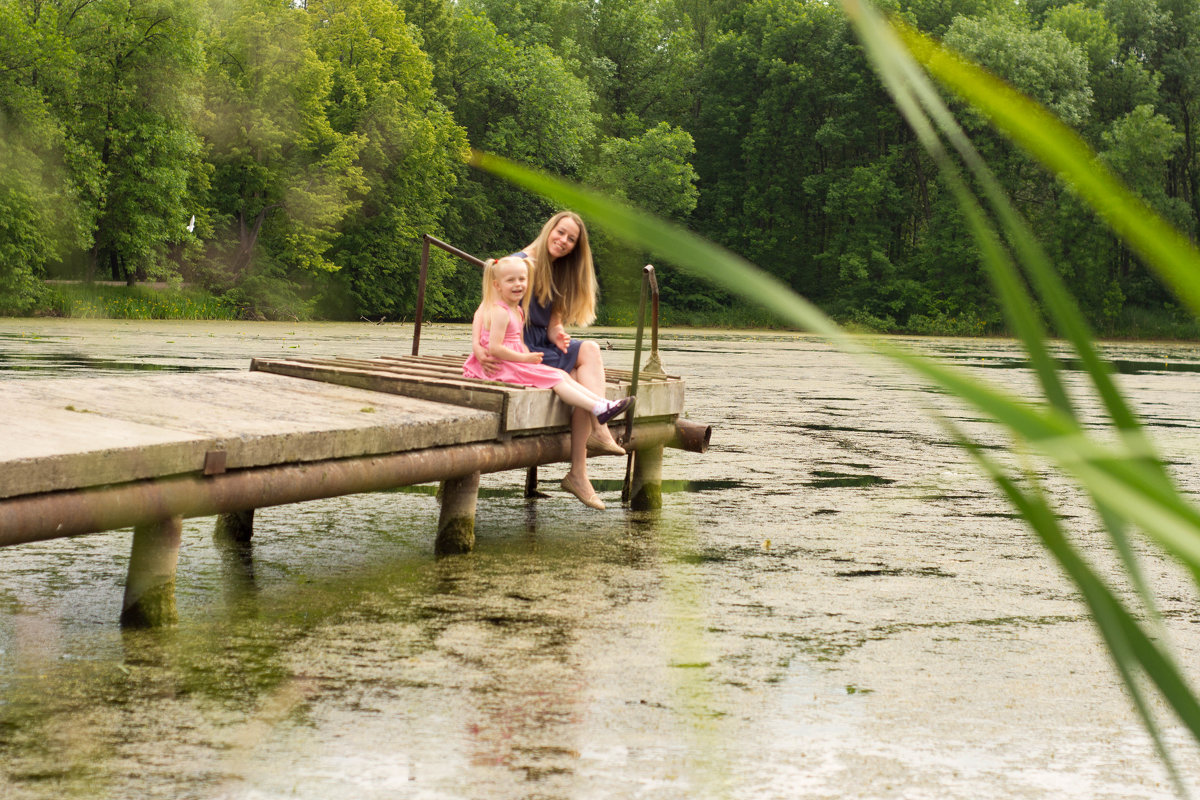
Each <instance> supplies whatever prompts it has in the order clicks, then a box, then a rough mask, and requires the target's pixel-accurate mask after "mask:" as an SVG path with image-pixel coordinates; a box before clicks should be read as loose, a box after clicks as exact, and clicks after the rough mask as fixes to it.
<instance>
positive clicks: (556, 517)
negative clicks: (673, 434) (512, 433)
mask: <svg viewBox="0 0 1200 800" xmlns="http://www.w3.org/2000/svg"><path fill="white" fill-rule="evenodd" d="M589 335H591V336H592V337H594V338H596V339H597V340H598V341H600V342H601V343H602V345H603V346H604V347H605V357H606V362H607V363H608V365H609V366H614V367H618V368H629V367H630V366H631V364H632V349H633V345H632V337H631V333H630V331H628V330H615V329H599V330H594V331H591V332H590V334H589ZM411 336H412V331H411V328H410V327H408V326H404V325H392V324H384V325H373V324H369V323H358V324H328V323H322V324H291V323H289V324H279V323H240V322H239V323H233V322H231V323H208V322H187V323H177V322H119V321H78V320H0V391H3V386H4V383H5V382H6V381H9V380H33V381H36V380H39V379H42V378H45V377H50V376H60V375H64V374H78V375H84V374H111V373H118V372H119V373H125V374H129V373H132V372H136V371H141V370H177V371H182V370H189V371H203V370H231V369H237V370H244V369H246V368H247V366H248V364H249V359H250V358H251V357H254V356H276V355H280V354H294V355H303V356H314V355H342V356H359V357H373V356H379V355H385V354H386V355H403V354H407V353H408V352H409V350H410V344H411ZM467 338H468V331H467V329H466V327H464V326H459V325H431V326H427V327H426V328H425V329H424V331H423V333H422V339H421V341H422V352H423V353H445V354H451V353H462V352H465V351H466V349H467ZM906 343H907V344H909V345H911V346H913V347H915V348H917V349H919V350H922V351H925V352H928V353H931V354H936V355H939V356H941V357H943V358H946V359H948V360H950V361H952V362H954V363H956V364H958V365H960V366H962V367H964V368H965V369H968V370H969V371H971V372H973V373H974V374H977V375H979V376H982V377H984V378H987V379H991V380H994V381H996V382H998V383H1000V384H1002V385H1004V386H1005V387H1007V388H1009V389H1011V390H1013V391H1018V392H1020V391H1023V390H1025V389H1026V388H1027V387H1028V386H1029V385H1030V375H1029V372H1028V369H1027V368H1026V366H1025V364H1024V362H1023V360H1022V359H1021V358H1020V355H1019V353H1018V352H1017V350H1016V349H1015V348H1014V346H1013V344H1012V343H1011V342H1009V341H1004V340H966V339H910V340H906ZM1106 349H1107V352H1108V354H1109V356H1110V357H1111V358H1112V359H1113V360H1114V362H1115V363H1116V365H1117V367H1118V370H1117V371H1118V372H1119V381H1120V383H1121V385H1122V387H1123V388H1124V389H1125V390H1126V391H1127V392H1128V394H1129V395H1130V396H1131V397H1132V398H1133V399H1134V401H1135V402H1136V405H1137V407H1138V409H1139V410H1140V412H1141V413H1142V414H1143V416H1144V418H1145V419H1146V420H1147V422H1148V423H1149V425H1150V427H1151V430H1152V432H1153V433H1154V435H1155V437H1156V439H1157V440H1158V441H1159V442H1160V443H1161V445H1162V447H1163V450H1164V451H1165V453H1166V455H1167V458H1168V459H1169V461H1170V463H1171V469H1172V471H1173V472H1174V474H1175V475H1177V477H1178V479H1179V481H1180V483H1181V485H1183V486H1184V487H1185V489H1187V490H1188V491H1189V492H1194V491H1195V490H1197V488H1200V477H1198V470H1197V466H1198V465H1200V446H1198V445H1200V376H1197V375H1196V374H1195V373H1196V372H1197V370H1198V369H1200V348H1197V347H1196V346H1195V345H1180V344H1158V343H1121V344H1113V345H1108V346H1107V348H1106ZM660 351H661V358H662V361H663V363H664V365H665V366H666V368H667V370H668V372H670V373H672V374H679V375H683V376H684V377H685V379H686V380H687V399H686V406H687V409H688V415H689V416H690V417H691V418H693V419H695V420H697V421H701V422H704V423H707V424H711V425H712V426H713V429H714V432H713V439H712V446H711V448H710V450H709V452H708V453H707V454H704V455H697V454H692V453H683V452H680V451H671V450H669V451H668V452H667V455H666V458H665V462H664V477H665V478H666V484H665V487H664V488H665V490H666V491H665V493H664V507H663V509H662V510H661V511H659V512H653V513H633V512H630V511H627V510H624V509H622V508H621V507H620V502H619V485H620V481H621V478H622V475H623V468H624V462H623V460H620V459H599V460H596V461H594V462H592V467H591V469H592V474H593V477H594V478H595V479H596V484H597V488H598V489H599V490H600V493H601V496H602V498H603V499H604V501H605V502H606V503H607V504H608V509H607V510H606V511H603V512H597V511H593V510H591V509H588V508H585V507H584V506H583V505H581V504H580V503H578V502H577V501H575V500H574V499H573V498H571V497H570V496H568V495H566V494H565V493H564V492H562V491H561V490H560V489H559V488H558V487H557V482H558V479H559V478H560V477H561V472H562V471H563V470H562V468H561V467H544V468H542V470H541V480H542V483H543V489H544V490H545V492H546V493H547V494H549V495H550V497H549V498H545V499H540V500H536V501H528V500H526V499H525V498H524V497H523V496H522V488H523V478H524V476H523V473H519V472H507V473H499V474H496V475H490V476H484V481H483V491H482V492H481V497H480V501H479V507H478V517H477V525H476V538H477V542H476V545H477V548H476V551H475V552H474V553H472V554H470V555H467V556H456V557H449V558H442V559H438V558H435V557H434V555H433V536H434V532H435V529H436V522H437V513H438V512H437V503H436V500H435V498H434V497H433V487H428V486H426V487H412V488H408V489H404V490H397V491H392V492H379V493H373V494H365V495H355V496H351V497H343V498H335V499H331V500H325V501H318V502H312V503H305V504H299V505H294V506H285V507H278V508H269V509H262V510H260V511H259V512H258V513H257V515H256V517H255V536H254V541H253V544H252V546H251V548H248V549H243V550H237V551H232V550H227V549H223V548H222V547H220V546H218V545H217V544H216V543H214V541H213V538H212V529H213V520H212V519H211V518H208V519H193V520H188V521H186V523H185V529H184V542H183V548H182V551H181V553H180V564H179V572H178V586H177V597H178V608H179V616H180V621H179V624H178V626H176V627H175V628H173V629H171V630H168V631H162V632H144V631H143V632H128V633H123V632H122V631H121V630H120V628H119V627H118V625H117V618H118V614H119V611H120V605H121V597H122V587H123V584H124V578H125V570H126V565H127V559H128V554H129V543H130V535H129V531H114V532H110V533H105V534H97V535H93V536H87V537H81V538H78V539H72V540H60V541H52V542H43V543H38V544H33V545H22V546H19V547H14V548H9V549H6V550H5V551H3V558H2V559H0V760H2V763H3V767H2V768H0V796H3V797H4V798H6V799H7V800H25V799H26V798H29V799H31V800H32V799H33V798H38V799H39V800H40V799H41V798H63V797H87V798H94V797H105V798H108V797H111V798H130V797H145V798H149V797H162V798H199V799H204V800H215V799H216V798H255V799H258V798H293V797H295V798H312V799H313V800H339V799H340V798H346V799H347V800H363V799H364V798H484V797H486V798H501V799H506V798H627V797H653V798H698V797H699V798H726V797H728V798H755V799H756V800H757V799H758V798H809V797H811V798H841V797H847V798H851V797H853V798H859V797H895V798H944V797H963V798H1089V800H1090V799H1091V798H1101V797H1139V798H1151V797H1153V798H1157V797H1163V798H1166V797H1172V796H1173V795H1172V793H1171V789H1170V785H1169V783H1168V781H1167V778H1166V774H1165V771H1164V770H1163V768H1162V767H1161V765H1160V764H1159V762H1158V760H1157V759H1156V757H1155V754H1154V751H1153V748H1152V746H1151V744H1150V742H1149V739H1148V737H1147V736H1146V734H1145V733H1144V731H1143V729H1142V727H1141V725H1140V723H1139V721H1138V719H1137V717H1136V715H1135V713H1134V711H1133V709H1132V707H1131V704H1130V702H1129V700H1128V698H1127V696H1126V695H1125V693H1124V691H1123V690H1122V688H1121V687H1120V684H1119V680H1118V678H1117V677H1116V675H1115V673H1114V671H1113V669H1112V666H1111V665H1110V663H1109V660H1108V658H1107V656H1106V654H1105V652H1104V650H1103V648H1102V646H1101V645H1100V644H1099V641H1098V637H1097V635H1096V633H1095V631H1094V628H1093V626H1092V624H1091V622H1090V621H1089V620H1088V618H1087V615H1086V613H1085V611H1084V609H1083V607H1082V605H1081V603H1080V602H1079V601H1078V600H1077V598H1076V596H1075V593H1074V592H1073V590H1072V588H1071V586H1070V585H1069V584H1068V582H1067V581H1066V580H1065V579H1064V578H1063V577H1062V576H1061V575H1060V573H1059V571H1058V569H1057V567H1056V566H1055V565H1054V563H1053V562H1052V561H1051V560H1050V559H1049V558H1048V557H1047V556H1046V555H1045V554H1044V553H1043V551H1042V550H1041V548H1040V546H1039V545H1038V543H1037V542H1036V541H1035V540H1034V539H1033V538H1032V536H1031V535H1030V534H1029V533H1028V532H1027V531H1026V529H1025V527H1024V525H1023V523H1022V522H1021V521H1020V520H1019V519H1017V518H1015V516H1014V514H1013V513H1012V510H1011V508H1010V507H1009V506H1008V505H1007V504H1006V503H1005V502H1004V501H1003V500H1002V499H1001V498H999V497H998V496H997V494H996V493H995V492H994V491H993V490H992V488H991V486H990V484H989V483H988V481H986V480H985V479H983V478H982V477H980V476H979V475H978V474H977V472H976V471H975V469H974V467H973V466H972V464H971V463H970V462H969V460H968V459H967V458H966V457H965V456H964V455H963V454H962V453H961V452H960V451H959V450H958V449H957V448H956V447H955V446H954V445H953V443H952V442H951V441H950V440H949V438H948V436H947V435H946V433H945V432H944V430H943V429H942V428H941V427H940V426H939V424H938V423H937V422H936V421H934V419H933V418H932V417H931V416H930V414H929V413H927V412H928V411H929V410H930V409H936V410H939V411H941V412H942V413H944V414H946V415H947V416H948V417H950V418H951V419H953V420H954V421H955V422H957V423H958V424H960V425H961V426H963V427H964V428H966V429H968V430H970V431H972V432H974V433H976V434H977V435H979V436H980V438H981V439H982V440H983V441H984V442H985V443H988V444H989V445H993V446H995V447H997V448H1002V447H1003V445H1004V444H1005V442H1004V440H1003V439H1002V438H1001V437H1000V436H999V435H998V434H997V433H996V432H995V431H993V430H991V429H990V428H989V427H988V425H987V423H986V422H984V421H982V420H979V419H976V418H975V417H974V416H973V415H972V414H970V413H966V412H963V411H961V410H959V409H957V408H956V407H955V406H954V405H953V404H951V403H949V402H948V401H947V400H946V398H944V397H942V396H941V395H938V394H936V393H932V392H928V391H924V390H923V388H922V386H921V384H920V383H919V382H918V381H916V380H914V379H913V378H912V377H911V376H909V375H907V374H905V373H902V372H900V371H898V370H896V369H895V368H892V367H888V366H886V365H882V364H879V363H874V362H866V361H862V360H859V359H857V358H854V357H850V356H847V355H843V354H840V353H838V352H837V351H835V350H833V349H831V348H830V347H829V346H828V345H826V344H825V343H823V342H822V341H820V340H819V339H816V338H814V337H810V336H806V335H800V334H792V333H753V332H741V331H691V330H688V331H682V330H669V331H664V332H663V335H662V337H661V344H660ZM0 431H2V424H0ZM997 452H999V450H997ZM1051 485H1052V486H1053V487H1054V489H1055V492H1056V494H1055V501H1056V503H1057V506H1058V510H1059V513H1060V514H1061V515H1062V516H1063V517H1064V519H1065V520H1066V524H1067V525H1068V526H1069V528H1070V529H1071V530H1072V531H1073V532H1074V533H1075V534H1076V535H1077V536H1078V537H1080V539H1081V540H1082V541H1084V542H1086V543H1087V547H1088V553H1089V556H1090V557H1092V558H1094V559H1095V561H1096V563H1097V564H1098V565H1099V566H1100V568H1101V569H1102V571H1107V570H1110V569H1111V568H1112V559H1111V553H1110V552H1109V548H1108V546H1107V544H1106V542H1105V540H1104V539H1103V535H1102V533H1101V532H1100V530H1099V527H1098V525H1097V523H1096V521H1095V520H1094V519H1093V517H1092V515H1091V513H1090V512H1089V511H1088V510H1087V509H1086V507H1085V506H1084V505H1083V504H1082V503H1081V502H1080V498H1079V497H1078V495H1077V494H1076V493H1075V492H1074V491H1073V490H1072V489H1071V488H1070V487H1069V486H1067V485H1066V484H1063V483H1060V482H1057V481H1055V480H1053V479H1051ZM1144 550H1145V558H1146V562H1145V563H1146V570H1147V574H1148V576H1149V578H1150V579H1151V580H1152V581H1153V582H1154V584H1155V586H1156V587H1157V588H1158V589H1159V593H1160V596H1161V597H1163V598H1165V599H1164V600H1163V611H1164V614H1165V617H1166V627H1167V632H1168V633H1169V635H1170V637H1171V640H1172V643H1173V644H1174V645H1175V647H1176V648H1177V651H1178V652H1179V654H1180V660H1181V662H1182V663H1184V664H1185V665H1193V666H1194V665H1195V664H1196V663H1197V657H1198V656H1200V611H1198V610H1197V607H1196V603H1195V600H1194V597H1195V594H1194V591H1193V590H1192V589H1191V588H1190V585H1189V583H1188V581H1187V579H1186V576H1184V575H1182V574H1181V572H1180V571H1179V570H1178V569H1177V568H1176V567H1175V566H1174V565H1173V564H1171V563H1169V562H1167V561H1165V560H1164V559H1161V558H1159V557H1157V556H1156V555H1155V554H1154V553H1153V552H1152V551H1151V550H1150V548H1148V547H1147V548H1144ZM1193 674H1194V670H1193ZM1168 722H1170V720H1168ZM1167 738H1168V739H1169V740H1171V741H1173V742H1186V735H1185V734H1184V733H1183V732H1182V731H1181V730H1180V729H1179V728H1177V727H1173V726H1171V725H1168V728H1167ZM1181 752H1182V753H1184V754H1185V756H1186V758H1185V761H1184V765H1183V766H1184V772H1185V775H1186V776H1187V778H1188V779H1189V780H1190V781H1191V782H1192V783H1193V784H1195V783H1196V781H1197V778H1200V767H1198V766H1197V765H1198V764H1200V761H1198V760H1197V759H1196V755H1197V753H1196V750H1195V748H1194V747H1190V746H1187V747H1185V749H1183V750H1181Z"/></svg>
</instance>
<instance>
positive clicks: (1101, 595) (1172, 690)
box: [956, 432, 1200, 795]
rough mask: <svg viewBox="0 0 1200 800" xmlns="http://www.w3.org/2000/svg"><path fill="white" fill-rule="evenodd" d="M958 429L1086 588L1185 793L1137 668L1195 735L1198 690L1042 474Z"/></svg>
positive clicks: (1199, 729) (1198, 730)
mask: <svg viewBox="0 0 1200 800" xmlns="http://www.w3.org/2000/svg"><path fill="white" fill-rule="evenodd" d="M956 435H957V438H958V440H959V441H960V443H962V444H963V446H964V447H966V448H967V450H968V451H969V452H970V453H971V454H972V455H973V456H974V457H975V460H976V461H977V462H978V463H979V464H980V466H981V467H983V469H984V471H985V472H986V473H987V474H989V475H990V476H991V477H992V479H993V480H994V481H995V483H996V485H997V486H999V487H1000V489H1001V491H1002V492H1004V494H1005V496H1007V497H1008V499H1009V501H1010V502H1012V504H1013V505H1014V506H1015V507H1016V508H1017V509H1018V510H1019V511H1020V512H1021V515H1022V517H1024V519H1025V520H1026V522H1028V523H1029V525H1030V527H1031V528H1032V529H1033V531H1034V533H1035V534H1037V536H1038V538H1039V539H1040V540H1041V542H1042V544H1043V546H1044V547H1045V548H1046V549H1047V551H1049V552H1050V553H1051V555H1053V556H1054V558H1055V560H1056V561H1058V563H1059V565H1060V566H1061V567H1062V568H1063V571H1064V572H1066V573H1067V576H1068V577H1069V578H1070V579H1071V580H1072V581H1073V582H1074V583H1075V585H1076V586H1078V587H1079V588H1080V591H1081V592H1082V593H1083V595H1084V599H1085V601H1086V602H1087V604H1088V607H1089V608H1090V609H1092V616H1093V620H1094V621H1095V623H1096V626H1097V627H1098V628H1099V629H1100V634H1101V636H1103V637H1104V641H1105V644H1106V645H1107V646H1108V650H1109V653H1110V655H1111V656H1112V658H1113V663H1114V664H1115V665H1116V667H1117V671H1118V672H1119V673H1120V675H1121V678H1122V680H1123V681H1124V683H1125V685H1126V687H1128V689H1129V691H1130V695H1131V697H1132V699H1133V703H1134V707H1135V708H1136V709H1137V712H1138V714H1139V716H1141V718H1142V722H1143V724H1144V725H1145V727H1146V730H1147V732H1148V733H1149V734H1150V737H1151V739H1152V740H1153V742H1154V747H1155V750H1157V751H1158V754H1159V757H1160V758H1161V759H1162V760H1163V763H1164V764H1165V765H1166V767H1167V771H1168V772H1169V773H1170V776H1171V780H1172V782H1173V783H1174V785H1175V788H1176V790H1177V791H1178V792H1179V793H1180V794H1181V795H1186V790H1185V788H1184V786H1183V782H1182V780H1181V779H1180V777H1179V773H1178V770H1177V769H1176V767H1175V763H1174V760H1173V759H1172V758H1171V755H1170V752H1169V751H1168V750H1167V748H1166V745H1165V743H1164V742H1163V739H1162V735H1161V734H1160V732H1159V729H1158V724H1157V722H1156V720H1155V719H1154V715H1153V713H1152V712H1151V710H1150V706H1149V704H1148V703H1147V702H1146V698H1145V696H1144V694H1143V692H1142V690H1141V688H1140V686H1139V685H1138V681H1137V677H1136V674H1135V673H1136V672H1137V671H1138V670H1139V669H1141V670H1143V671H1144V672H1145V674H1146V675H1147V677H1149V678H1150V680H1151V681H1152V682H1153V683H1154V685H1155V686H1156V687H1157V688H1158V690H1159V691H1160V692H1161V693H1162V694H1163V696H1164V697H1166V698H1167V699H1168V701H1169V702H1170V703H1171V706H1172V707H1173V708H1174V709H1175V711H1176V713H1177V715H1178V716H1179V719H1180V720H1181V721H1182V722H1183V723H1184V724H1185V725H1187V727H1188V728H1189V729H1190V730H1191V731H1192V735H1193V737H1195V738H1197V739H1198V740H1200V703H1197V701H1196V695H1195V693H1194V692H1193V691H1192V690H1191V689H1190V687H1189V686H1188V685H1187V683H1186V681H1185V680H1184V678H1183V675H1182V673H1181V672H1180V670H1179V668H1178V666H1177V665H1176V664H1175V662H1174V661H1173V660H1172V659H1171V658H1170V656H1169V655H1167V654H1166V653H1164V652H1162V651H1161V650H1160V649H1159V648H1158V646H1157V645H1156V644H1155V643H1154V641H1153V640H1152V639H1151V638H1150V637H1149V636H1147V635H1146V633H1145V632H1144V631H1143V630H1142V629H1141V627H1140V626H1139V625H1138V623H1137V620H1136V619H1134V618H1133V616H1132V615H1131V614H1129V612H1128V611H1127V610H1126V609H1125V607H1124V606H1123V605H1122V603H1121V602H1120V600H1118V599H1117V597H1116V595H1115V594H1114V593H1113V592H1112V590H1111V589H1109V587H1108V586H1107V585H1106V584H1105V583H1104V581H1102V580H1101V579H1100V577H1099V576H1098V575H1096V573H1095V572H1094V571H1093V570H1092V569H1091V567H1090V566H1088V564H1087V562H1086V561H1084V559H1083V558H1082V557H1081V556H1080V554H1079V553H1078V551H1077V550H1076V549H1075V548H1074V547H1072V546H1071V544H1070V542H1069V540H1068V539H1067V537H1066V535H1065V534H1064V533H1063V531H1062V528H1061V526H1059V524H1058V518H1057V516H1056V515H1055V514H1054V511H1053V509H1052V508H1051V507H1050V505H1049V503H1048V502H1047V501H1046V497H1045V493H1044V491H1042V490H1041V486H1040V484H1039V482H1038V481H1037V478H1036V476H1033V475H1027V476H1026V479H1027V482H1028V483H1029V485H1030V488H1029V489H1028V490H1025V489H1022V488H1021V487H1020V486H1018V485H1017V483H1016V482H1015V481H1013V480H1012V479H1011V478H1010V477H1008V475H1007V474H1006V473H1005V472H1004V470H1002V469H1001V468H1000V467H999V466H998V465H997V464H996V463H995V462H994V461H993V460H992V459H990V458H989V457H988V456H987V454H986V453H984V451H983V450H982V449H981V448H979V447H978V446H976V445H975V444H974V443H972V442H971V441H970V440H969V439H967V438H966V437H964V436H963V435H962V434H959V433H957V432H956Z"/></svg>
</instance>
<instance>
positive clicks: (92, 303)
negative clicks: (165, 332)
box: [39, 284, 238, 319]
mask: <svg viewBox="0 0 1200 800" xmlns="http://www.w3.org/2000/svg"><path fill="white" fill-rule="evenodd" d="M39 310H41V311H42V312H43V313H50V314H53V315H55V316H62V317H75V318H81V319H237V317H238V308H237V306H235V305H233V304H231V303H229V302H228V301H226V300H223V299H221V298H218V297H214V296H213V295H211V294H208V293H207V292H204V291H200V290H195V289H170V288H167V289H156V288H149V287H143V286H103V285H99V284H58V285H54V286H51V287H50V288H49V289H48V290H47V292H46V296H45V297H44V298H43V299H42V300H41V302H40V304H39Z"/></svg>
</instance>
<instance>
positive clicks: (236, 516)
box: [213, 508, 254, 544]
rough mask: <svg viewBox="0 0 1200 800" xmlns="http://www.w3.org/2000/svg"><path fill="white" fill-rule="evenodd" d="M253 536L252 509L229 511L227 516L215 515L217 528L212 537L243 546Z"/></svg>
mask: <svg viewBox="0 0 1200 800" xmlns="http://www.w3.org/2000/svg"><path fill="white" fill-rule="evenodd" d="M253 535H254V509H253V508H252V509H250V510H249V511H231V512H229V513H228V514H219V515H217V528H216V530H215V531H213V536H214V537H216V538H217V539H224V540H225V541H228V542H241V543H243V544H245V543H246V542H248V541H250V537H251V536H253Z"/></svg>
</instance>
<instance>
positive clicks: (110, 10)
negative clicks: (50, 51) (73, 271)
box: [64, 0, 201, 283]
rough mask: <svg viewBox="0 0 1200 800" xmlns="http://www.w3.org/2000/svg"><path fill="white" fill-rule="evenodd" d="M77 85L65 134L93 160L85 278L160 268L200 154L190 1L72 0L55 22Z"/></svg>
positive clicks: (175, 235) (197, 59)
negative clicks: (77, 58) (73, 58)
mask: <svg viewBox="0 0 1200 800" xmlns="http://www.w3.org/2000/svg"><path fill="white" fill-rule="evenodd" d="M64 27H65V31H66V33H67V35H69V36H70V38H71V41H72V44H73V47H74V49H75V51H76V52H78V53H80V54H82V55H81V63H80V64H79V69H80V71H81V73H82V74H83V76H84V77H85V80H86V86H85V87H84V88H82V89H81V91H80V92H79V93H78V96H77V97H76V102H77V105H78V108H79V113H78V115H77V116H76V117H74V118H73V119H71V120H70V122H69V125H70V127H71V136H72V138H74V139H75V140H76V141H77V142H79V143H81V144H85V145H86V146H87V148H88V151H89V152H91V153H94V154H95V157H96V158H97V160H98V173H97V175H96V181H95V182H94V184H88V185H89V188H90V189H91V190H92V192H93V196H92V198H91V199H92V202H93V204H94V207H95V209H96V219H95V232H94V234H93V240H92V243H91V248H90V251H89V258H88V270H87V274H88V276H89V277H92V276H95V275H96V272H97V269H98V268H99V267H101V266H103V267H104V268H106V269H107V270H108V271H109V272H110V274H111V275H112V277H113V278H114V279H126V280H128V281H129V282H130V283H132V282H133V281H134V280H135V279H136V278H138V277H146V276H149V275H156V276H162V275H169V274H172V273H173V271H174V270H173V267H172V265H171V264H170V263H169V262H168V260H167V254H168V251H169V249H170V247H171V246H172V245H173V244H174V243H176V242H178V241H179V240H181V239H183V238H184V237H185V235H186V232H185V225H186V224H187V222H188V218H189V213H190V211H191V209H189V208H188V207H187V206H186V205H185V200H186V198H188V196H189V191H188V190H189V182H190V179H191V176H192V175H193V173H194V172H195V167H196V162H197V161H198V159H199V158H200V141H199V138H198V136H197V135H196V133H195V132H194V128H193V120H192V114H193V105H192V100H193V98H194V96H195V88H196V78H197V76H198V74H199V69H200V64H201V51H200V48H199V46H198V44H197V41H198V37H197V34H198V19H197V14H196V8H195V6H194V5H193V4H192V3H191V2H190V0H108V1H107V2H103V3H94V4H81V5H79V6H77V7H76V8H75V9H73V11H72V13H71V14H70V15H69V17H67V18H66V19H65V21H64Z"/></svg>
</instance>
